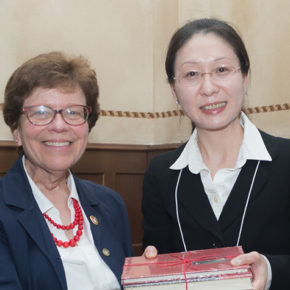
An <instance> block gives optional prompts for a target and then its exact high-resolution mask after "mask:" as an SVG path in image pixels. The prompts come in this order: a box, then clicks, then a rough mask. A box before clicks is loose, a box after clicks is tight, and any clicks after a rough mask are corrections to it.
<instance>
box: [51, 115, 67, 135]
mask: <svg viewBox="0 0 290 290" xmlns="http://www.w3.org/2000/svg"><path fill="white" fill-rule="evenodd" d="M68 126H69V124H67V123H66V122H65V121H64V119H63V117H62V115H61V113H60V112H57V113H56V114H55V117H54V119H53V120H52V122H51V123H50V124H49V128H50V130H55V131H64V130H66V129H67V128H68Z"/></svg>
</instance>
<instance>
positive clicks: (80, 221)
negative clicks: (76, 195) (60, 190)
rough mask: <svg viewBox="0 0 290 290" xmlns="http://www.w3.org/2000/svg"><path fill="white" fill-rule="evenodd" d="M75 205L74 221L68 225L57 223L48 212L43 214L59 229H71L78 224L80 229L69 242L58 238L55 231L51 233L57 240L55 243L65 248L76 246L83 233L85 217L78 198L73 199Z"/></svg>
mask: <svg viewBox="0 0 290 290" xmlns="http://www.w3.org/2000/svg"><path fill="white" fill-rule="evenodd" d="M73 205H74V209H75V218H74V221H73V222H72V223H71V224H69V225H67V226H64V225H60V224H57V223H56V222H55V221H54V220H53V219H52V218H51V217H49V216H48V215H47V214H46V213H44V214H43V216H44V217H45V218H46V219H47V220H48V221H49V222H50V223H51V224H52V225H53V226H55V227H56V228H58V229H61V230H64V231H69V230H72V229H73V228H74V227H75V226H76V225H78V230H77V232H76V234H75V235H74V237H73V238H72V239H71V240H69V241H68V242H63V241H61V240H58V239H57V238H56V237H55V236H54V235H53V233H51V235H52V237H53V240H54V242H55V244H56V245H57V246H58V247H61V246H63V247H64V248H68V247H74V246H75V245H76V243H77V242H78V241H79V240H80V238H81V235H82V233H83V220H84V217H83V214H82V210H81V207H80V206H79V203H78V201H77V200H75V199H73Z"/></svg>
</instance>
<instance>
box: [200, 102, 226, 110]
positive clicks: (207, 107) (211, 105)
mask: <svg viewBox="0 0 290 290" xmlns="http://www.w3.org/2000/svg"><path fill="white" fill-rule="evenodd" d="M226 104H227V102H222V103H216V104H210V105H206V106H202V107H200V108H201V109H202V110H204V111H208V110H216V109H220V108H222V107H225V106H226Z"/></svg>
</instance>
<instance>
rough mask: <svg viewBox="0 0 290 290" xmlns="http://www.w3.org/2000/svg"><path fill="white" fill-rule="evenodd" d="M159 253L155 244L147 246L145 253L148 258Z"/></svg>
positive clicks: (154, 256)
mask: <svg viewBox="0 0 290 290" xmlns="http://www.w3.org/2000/svg"><path fill="white" fill-rule="evenodd" d="M157 254H158V252H157V249H156V248H155V247H154V246H147V247H146V249H145V251H144V254H143V255H144V256H145V258H147V259H153V258H156V256H157Z"/></svg>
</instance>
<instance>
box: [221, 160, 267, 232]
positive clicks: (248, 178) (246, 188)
mask: <svg viewBox="0 0 290 290" xmlns="http://www.w3.org/2000/svg"><path fill="white" fill-rule="evenodd" d="M265 162H268V161H265ZM257 164H258V161H257V160H248V161H247V162H246V164H245V165H244V166H243V168H242V170H241V172H240V174H239V176H238V178H237V180H236V182H235V185H234V187H233V189H232V191H231V193H230V195H229V198H228V199H227V201H226V203H225V206H224V208H223V211H222V213H221V216H220V219H219V224H220V226H221V229H222V231H224V230H225V229H226V228H227V227H228V226H230V225H231V224H232V223H233V222H234V221H235V220H236V219H241V217H242V215H243V212H244V210H245V206H246V202H247V199H248V196H249V198H250V199H249V203H248V208H249V207H250V206H251V203H252V202H253V200H255V199H256V198H257V196H258V195H259V194H260V193H261V192H262V189H263V187H264V185H265V183H266V182H267V178H268V173H267V171H266V170H265V169H264V168H263V162H261V163H260V165H259V167H258V169H257V173H256V176H255V177H254V173H255V170H256V167H257ZM252 183H253V185H252ZM251 185H252V189H251ZM250 189H251V190H250Z"/></svg>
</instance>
